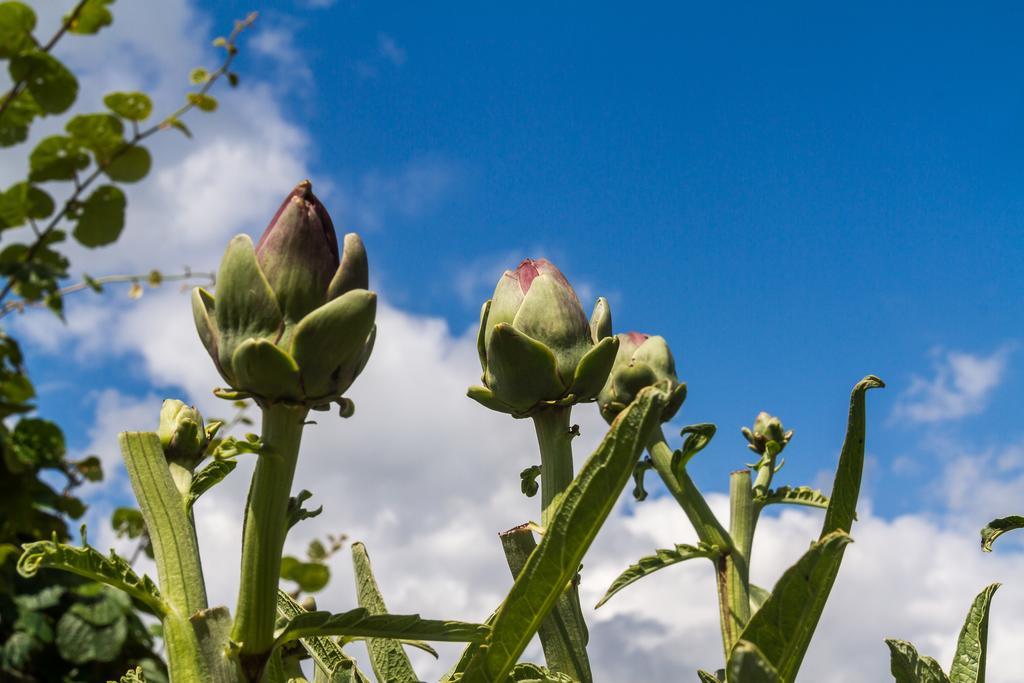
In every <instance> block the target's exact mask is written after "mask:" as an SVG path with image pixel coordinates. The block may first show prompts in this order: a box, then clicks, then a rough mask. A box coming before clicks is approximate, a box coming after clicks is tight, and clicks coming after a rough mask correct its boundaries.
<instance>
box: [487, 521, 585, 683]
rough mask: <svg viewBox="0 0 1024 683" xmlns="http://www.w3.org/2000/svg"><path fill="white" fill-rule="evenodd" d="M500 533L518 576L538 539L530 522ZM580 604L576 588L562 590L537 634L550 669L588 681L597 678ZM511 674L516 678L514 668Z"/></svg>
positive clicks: (534, 548) (571, 677)
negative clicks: (593, 670)
mask: <svg viewBox="0 0 1024 683" xmlns="http://www.w3.org/2000/svg"><path fill="white" fill-rule="evenodd" d="M498 536H499V538H500V539H501V547H502V550H504V551H505V560H506V562H507V563H508V568H509V569H510V570H511V571H512V578H513V579H515V578H516V577H518V576H519V575H520V574H521V573H522V571H523V567H525V566H526V562H527V560H529V558H530V555H532V554H533V552H534V550H536V549H537V541H536V540H535V539H534V537H533V531H532V530H531V528H530V525H529V524H524V525H522V526H518V527H515V528H514V529H509V530H508V531H505V532H503V533H501V534H498ZM578 577H579V574H577V575H576V576H575V577H573V581H575V580H577V579H578ZM578 605H579V598H578V597H577V595H576V592H575V591H572V590H568V591H565V592H563V593H562V594H561V595H560V596H559V597H558V600H557V601H556V602H555V606H554V608H553V609H552V610H551V612H550V614H548V615H547V616H546V617H545V618H544V621H542V622H541V624H540V628H538V629H537V635H539V636H540V644H541V646H542V647H543V649H544V661H546V662H547V665H548V667H549V668H551V669H552V670H553V671H557V672H561V673H562V674H565V675H567V676H569V678H570V679H571V680H573V681H578V682H579V683H589V682H590V681H592V680H593V678H594V676H593V673H592V672H591V669H590V659H589V658H588V657H587V641H588V640H589V638H590V635H589V633H587V626H586V624H585V623H584V622H583V619H582V614H581V613H580V611H579V608H578ZM512 673H513V677H514V676H515V670H513V672H512Z"/></svg>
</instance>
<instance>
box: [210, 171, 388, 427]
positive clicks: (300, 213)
mask: <svg viewBox="0 0 1024 683" xmlns="http://www.w3.org/2000/svg"><path fill="white" fill-rule="evenodd" d="M343 244H344V251H343V252H342V254H341V255H340V256H339V254H338V240H337V237H336V236H335V233H334V225H333V223H332V222H331V218H330V216H329V215H328V213H327V210H326V209H325V208H324V206H323V204H321V203H320V200H318V199H317V198H316V196H315V195H314V194H313V190H312V185H311V184H310V183H309V181H308V180H307V181H303V182H301V183H299V184H298V186H296V188H295V189H294V190H292V192H291V194H289V195H288V197H287V198H286V199H285V201H284V203H283V204H282V205H281V207H280V208H279V209H278V210H277V213H276V214H275V215H274V219H273V220H272V221H271V222H270V225H269V226H267V229H266V231H265V232H264V233H263V237H262V238H260V242H259V245H258V246H257V247H255V248H254V247H253V244H252V240H251V239H250V238H249V236H248V235H238V236H236V237H235V238H233V239H232V240H231V241H230V242H229V243H228V248H227V251H226V252H225V253H224V258H223V259H222V260H221V264H220V269H219V271H218V273H217V290H216V297H214V296H213V295H211V294H210V293H208V292H206V291H205V290H203V289H202V288H196V289H195V290H193V296H192V311H193V314H194V316H195V321H196V329H197V330H198V332H199V338H200V339H201V340H202V342H203V345H204V346H205V347H206V349H207V351H209V353H210V356H211V357H212V358H213V362H214V364H215V365H216V366H217V370H218V371H219V372H220V374H221V376H222V377H223V378H224V380H225V381H226V382H227V383H228V384H229V385H230V386H231V387H232V389H234V390H235V392H236V393H235V394H234V395H235V396H239V395H249V396H252V397H254V398H255V399H257V401H259V402H261V403H262V404H268V403H274V402H288V403H297V404H304V405H308V406H311V407H312V406H324V405H325V404H327V403H330V402H332V401H336V400H340V399H341V397H342V394H343V393H344V392H345V391H346V390H347V389H348V388H349V386H350V385H351V384H352V382H353V381H354V380H355V378H356V377H357V376H358V375H359V373H360V372H361V371H362V369H363V367H365V365H366V361H367V360H368V358H369V355H370V351H371V349H372V346H373V337H374V330H375V327H374V319H375V316H376V305H377V298H376V294H374V293H373V292H371V291H368V290H367V287H368V286H369V275H368V273H369V270H368V267H367V261H366V250H365V249H364V247H363V243H362V240H360V239H359V236H358V235H356V234H355V233H350V234H348V235H346V236H345V239H344V242H343ZM225 395H226V394H225Z"/></svg>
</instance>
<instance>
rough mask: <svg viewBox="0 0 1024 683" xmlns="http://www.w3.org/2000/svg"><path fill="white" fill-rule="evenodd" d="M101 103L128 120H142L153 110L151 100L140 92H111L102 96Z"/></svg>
mask: <svg viewBox="0 0 1024 683" xmlns="http://www.w3.org/2000/svg"><path fill="white" fill-rule="evenodd" d="M103 104H105V105H107V107H108V108H109V109H110V111H112V112H114V113H115V114H117V115H118V116H120V117H121V118H123V119H128V120H129V121H143V120H145V119H146V118H148V117H149V115H150V114H151V113H152V112H153V102H152V101H150V99H149V97H148V96H147V95H146V94H145V93H141V92H112V93H110V94H109V95H107V96H106V97H104V98H103Z"/></svg>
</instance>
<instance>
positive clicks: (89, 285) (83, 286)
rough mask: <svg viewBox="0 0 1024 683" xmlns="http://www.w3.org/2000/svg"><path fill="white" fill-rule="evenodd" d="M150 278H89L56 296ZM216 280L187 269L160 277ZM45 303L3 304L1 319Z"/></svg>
mask: <svg viewBox="0 0 1024 683" xmlns="http://www.w3.org/2000/svg"><path fill="white" fill-rule="evenodd" d="M150 276H151V273H145V274H142V275H105V276H103V277H97V278H88V279H85V280H82V281H81V282H77V283H75V284H73V285H69V286H67V287H63V288H61V289H58V290H57V291H56V292H55V293H54V294H55V296H57V297H59V298H64V297H66V296H68V295H69V294H74V293H75V292H81V291H84V290H87V289H95V288H96V287H101V286H103V285H113V284H126V283H131V284H136V283H140V282H143V281H147V280H149V279H150ZM215 279H216V275H215V274H214V273H193V272H192V271H191V270H189V269H187V268H186V269H185V272H183V273H176V274H174V275H163V274H161V275H160V282H161V283H163V282H182V281H194V280H200V281H203V282H207V283H210V284H213V282H214V281H215ZM44 303H45V302H44V301H43V300H38V301H27V300H25V299H18V300H16V301H7V302H5V303H4V304H3V307H2V308H0V318H3V317H4V316H6V315H8V314H10V313H13V312H15V311H17V312H19V313H24V312H25V309H26V308H30V307H32V306H42V305H43V304H44Z"/></svg>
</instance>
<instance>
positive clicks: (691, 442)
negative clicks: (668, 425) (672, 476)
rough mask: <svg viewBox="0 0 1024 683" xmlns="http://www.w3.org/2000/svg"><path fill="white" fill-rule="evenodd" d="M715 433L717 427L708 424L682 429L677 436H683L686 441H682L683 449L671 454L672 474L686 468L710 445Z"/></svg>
mask: <svg viewBox="0 0 1024 683" xmlns="http://www.w3.org/2000/svg"><path fill="white" fill-rule="evenodd" d="M716 431H718V427H716V426H715V425H713V424H711V423H710V422H703V423H701V424H695V425H689V426H687V427H683V430H682V431H681V432H680V433H679V435H680V436H685V437H686V440H685V441H683V447H682V448H681V449H679V450H678V451H676V453H675V454H673V458H672V471H673V472H674V471H676V470H678V469H679V468H680V467H686V465H687V463H689V462H690V460H692V459H693V456H695V455H697V454H698V453H700V452H701V451H702V450H704V448H705V447H706V446H707V445H708V444H709V443H711V439H713V438H714V436H715V432H716Z"/></svg>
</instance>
